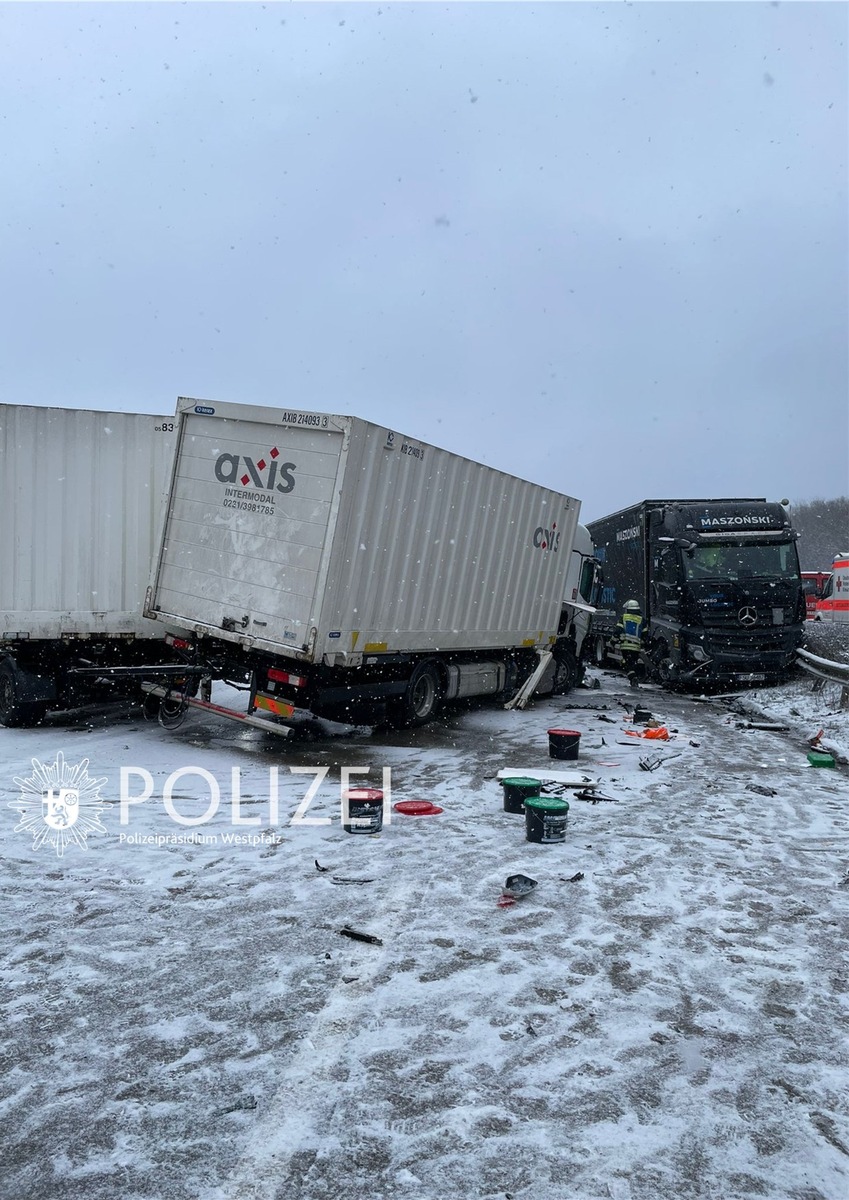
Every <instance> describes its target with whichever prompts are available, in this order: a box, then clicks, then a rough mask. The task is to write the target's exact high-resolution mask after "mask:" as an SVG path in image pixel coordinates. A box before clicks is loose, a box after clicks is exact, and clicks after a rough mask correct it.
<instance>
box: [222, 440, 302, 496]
mask: <svg viewBox="0 0 849 1200" xmlns="http://www.w3.org/2000/svg"><path fill="white" fill-rule="evenodd" d="M279 457H280V451H279V450H278V449H277V447H276V446H272V448H271V449H270V450H269V452H268V462H266V460H265V459H264V458H261V459H260V460H259V462H254V460H253V459H252V458H248V456H247V455H246V454H219V456H218V458H217V459H216V460H215V478H216V479H217V480H218V481H219V483H237V482H238V483H240V484H241V485H242V487H247V486H248V485H249V484H250V485H251V486H252V487H255V488H261V489H262V490H263V491H268V492H273V491H278V492H283V493H284V495H285V493H286V492H291V491H292V489H293V488H294V486H295V479H294V477H293V475H292V472H293V471H294V470H296V469H297V467H296V464H295V463H293V462H284V463H279V462H278V461H277V460H278V458H279ZM242 463H244V466H242V465H241V464H242ZM266 470H267V471H268V478H267V479H264V478H263V472H264V471H266Z"/></svg>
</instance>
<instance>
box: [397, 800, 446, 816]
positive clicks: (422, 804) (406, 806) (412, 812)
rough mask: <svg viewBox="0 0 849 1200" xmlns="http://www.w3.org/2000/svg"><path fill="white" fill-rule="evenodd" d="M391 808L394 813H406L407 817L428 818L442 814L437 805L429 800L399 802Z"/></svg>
mask: <svg viewBox="0 0 849 1200" xmlns="http://www.w3.org/2000/svg"><path fill="white" fill-rule="evenodd" d="M392 807H393V809H394V810H395V812H399V813H406V814H407V816H408V817H430V816H435V815H436V813H441V812H442V809H441V808H440V807H439V805H438V804H433V803H432V802H431V801H430V800H399V801H398V803H397V804H393V805H392Z"/></svg>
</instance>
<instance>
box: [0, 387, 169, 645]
mask: <svg viewBox="0 0 849 1200" xmlns="http://www.w3.org/2000/svg"><path fill="white" fill-rule="evenodd" d="M174 428H175V423H174V419H173V417H172V418H170V419H169V418H167V417H166V418H163V417H161V416H150V415H146V414H139V413H120V412H93V411H88V410H84V409H66V408H36V407H26V406H22V405H15V404H3V405H0V504H2V514H3V516H2V522H0V640H6V641H12V642H14V641H22V640H28V641H34V640H38V639H45V640H54V639H58V638H67V637H89V636H93V635H100V636H116V635H135V636H136V637H148V638H161V637H162V632H163V631H162V629H161V627H159V626H157V625H156V624H155V623H154V622H151V621H147V620H145V619H144V618H143V617H142V606H143V603H144V594H145V588H146V586H147V583H148V581H149V578H150V565H151V562H152V559H153V553H154V546H155V544H156V541H157V532H158V531H157V523H158V521H159V519H160V517H161V511H162V501H163V496H164V490H165V488H166V486H167V481H168V478H169V466H170V462H171V458H172V456H173V448H174V439H175V432H174Z"/></svg>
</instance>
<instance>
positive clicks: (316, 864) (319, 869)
mask: <svg viewBox="0 0 849 1200" xmlns="http://www.w3.org/2000/svg"><path fill="white" fill-rule="evenodd" d="M314 861H315V869H316V871H329V870H330V867H323V866H322V865H321V863H320V862H319V861H318V859H317V858H316V859H315V860H314Z"/></svg>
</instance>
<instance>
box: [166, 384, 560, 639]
mask: <svg viewBox="0 0 849 1200" xmlns="http://www.w3.org/2000/svg"><path fill="white" fill-rule="evenodd" d="M178 407H179V408H181V409H184V411H183V414H182V425H181V433H180V443H179V450H178V456H177V467H176V471H175V477H174V481H173V485H172V492H171V496H170V498H169V513H168V519H167V524H166V527H165V534H164V543H163V548H162V552H161V555H160V560H159V566H158V571H157V573H156V576H155V579H154V587H153V599H152V605H153V608H154V609H156V610H158V611H159V612H160V613H161V614H162V617H163V619H170V620H173V621H174V622H175V623H176V624H179V625H181V626H183V627H194V628H197V629H198V630H201V631H204V630H205V631H206V632H210V633H216V634H217V635H218V636H222V637H225V638H229V640H233V641H238V642H240V643H242V644H243V645H249V644H250V645H255V646H256V647H258V648H266V649H271V650H274V651H277V652H282V653H284V654H289V655H294V656H295V657H304V658H308V659H318V658H321V657H326V658H327V659H333V660H334V661H337V662H340V663H341V662H344V661H346V660H347V659H348V658H349V657H350V656H351V655H356V654H360V653H370V654H380V653H392V652H395V651H398V652H403V651H420V650H428V649H433V650H452V649H472V650H474V649H479V648H487V647H507V646H519V645H540V644H547V642H548V641H549V640H550V638H551V636H552V635H553V634H554V633H555V632H556V629H557V624H558V620H559V616H560V606H561V601H562V598H563V591H564V586H565V577H566V572H567V570H568V566H569V553H570V550H571V545H572V539H573V537H574V533H575V527H576V525H577V520H578V512H579V507H580V505H579V503H578V501H577V500H575V499H573V498H571V497H569V496H564V495H561V494H560V493H557V492H553V491H550V490H549V489H547V488H543V487H540V486H538V485H536V484H531V483H528V482H526V481H525V480H521V479H517V478H515V477H514V476H511V475H507V474H505V473H504V472H501V471H497V470H495V469H493V468H491V467H487V466H484V465H483V464H481V463H477V462H473V461H471V460H469V459H466V458H460V457H459V456H457V455H455V454H451V453H449V452H448V451H446V450H441V449H438V448H436V447H434V446H430V445H428V444H427V443H425V442H421V441H418V440H416V439H413V438H406V437H403V436H401V435H400V434H397V433H395V432H394V431H392V430H388V429H386V428H384V427H380V426H377V425H373V424H371V423H370V422H367V421H363V420H360V419H359V418H355V417H343V416H330V415H328V414H322V413H300V412H296V413H285V412H280V411H278V410H274V409H260V408H256V407H250V408H247V407H242V406H236V405H228V404H214V405H212V404H209V405H206V404H201V403H200V402H195V401H180V402H179V405H178ZM195 409H196V410H197V411H195ZM213 413H214V415H213ZM298 422H302V423H300V424H299V423H298ZM281 480H285V483H281V482H280V481H281ZM270 481H273V482H270ZM552 531H553V534H554V536H553V538H552ZM228 626H229V628H228Z"/></svg>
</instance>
